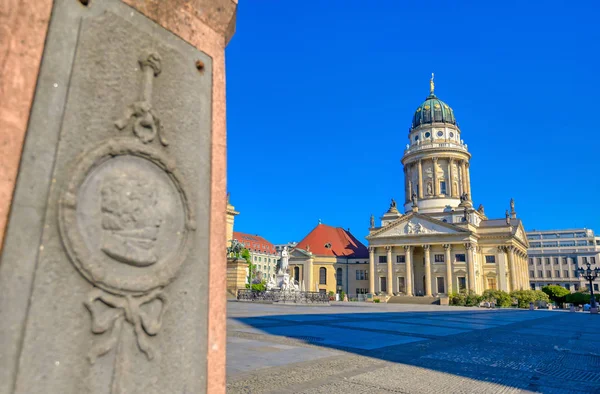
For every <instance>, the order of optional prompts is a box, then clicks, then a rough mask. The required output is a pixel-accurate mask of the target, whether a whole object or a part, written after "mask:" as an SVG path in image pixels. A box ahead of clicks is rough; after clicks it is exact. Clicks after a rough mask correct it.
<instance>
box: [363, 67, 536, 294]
mask: <svg viewBox="0 0 600 394" xmlns="http://www.w3.org/2000/svg"><path fill="white" fill-rule="evenodd" d="M434 88H435V87H434V81H433V74H432V76H431V80H430V90H429V96H428V97H427V98H426V99H425V101H424V102H423V103H422V104H421V105H419V106H418V107H417V109H416V111H415V114H414V116H413V118H412V125H411V127H410V129H409V131H408V139H409V143H408V144H407V145H406V149H405V150H404V155H403V157H402V165H403V166H404V214H402V213H401V212H400V211H399V209H398V206H397V204H396V201H395V200H394V199H392V201H391V204H390V207H389V209H388V210H387V212H386V213H384V214H383V216H381V218H380V226H376V224H375V217H374V216H371V223H370V229H369V235H368V236H367V240H368V241H369V274H370V275H369V278H370V282H369V292H370V293H375V294H383V295H388V296H394V295H398V296H429V297H434V296H442V295H448V294H450V293H452V292H459V291H463V290H472V291H475V292H477V293H482V292H483V291H484V290H486V289H494V290H497V289H499V290H505V291H512V290H520V289H528V288H529V270H528V267H527V248H528V246H529V244H528V242H527V237H526V236H525V230H524V228H523V224H522V222H521V220H520V219H518V218H517V214H516V211H515V205H514V201H513V200H512V199H511V200H510V211H509V210H507V211H506V213H505V217H504V218H502V219H488V217H487V216H486V214H485V211H484V207H483V205H479V207H478V208H477V209H474V208H473V201H472V195H471V179H470V160H471V154H470V153H469V151H468V147H467V144H465V142H464V141H463V139H462V135H461V130H460V128H459V125H458V122H457V120H456V117H455V114H454V111H453V110H452V108H451V107H450V106H449V105H448V104H446V103H445V102H444V101H442V100H441V99H439V98H438V97H437V96H436V95H435V89H434ZM396 300H398V302H402V301H401V300H402V299H401V298H397V299H396ZM405 300H406V299H405Z"/></svg>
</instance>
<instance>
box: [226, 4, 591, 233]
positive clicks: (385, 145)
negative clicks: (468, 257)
mask: <svg viewBox="0 0 600 394" xmlns="http://www.w3.org/2000/svg"><path fill="white" fill-rule="evenodd" d="M598 15H600V5H599V2H597V1H582V2H567V1H502V2H495V3H492V2H480V1H460V2H452V1H435V0H432V1H429V2H425V3H424V2H407V1H397V0H395V1H391V0H389V1H387V0H386V1H383V0H378V1H372V2H371V1H369V2H368V1H357V0H354V1H352V0H344V1H342V0H329V1H316V0H315V1H303V2H300V1H281V0H279V1H276V0H244V1H241V2H240V4H239V8H238V15H237V32H236V34H235V36H234V37H233V39H232V41H231V43H230V44H229V46H228V47H227V50H226V56H227V58H226V61H227V127H228V137H227V143H228V152H227V156H228V190H229V191H230V192H231V202H232V204H234V205H235V207H236V209H238V210H239V211H241V214H240V215H239V216H237V217H236V222H235V230H236V231H243V232H248V233H252V234H259V235H262V236H264V237H265V238H266V239H268V240H269V241H271V242H273V243H284V242H288V241H300V239H301V238H303V237H304V236H305V235H306V234H307V233H308V232H309V231H310V230H311V229H312V228H313V227H314V226H315V225H317V223H318V220H319V219H321V220H322V221H323V223H326V224H329V225H333V226H340V227H344V228H350V230H351V232H352V233H353V234H355V235H356V236H357V237H358V238H359V239H360V240H362V241H363V242H365V243H366V241H365V240H364V236H366V235H367V234H368V225H369V217H370V215H371V213H373V214H374V215H375V216H376V218H379V216H381V215H382V214H383V213H384V212H385V211H386V210H387V208H388V207H389V202H390V199H391V198H392V197H394V198H395V199H396V200H398V201H402V199H403V193H404V190H403V189H404V181H403V172H402V165H401V163H400V159H401V157H402V153H403V149H404V146H405V145H406V143H407V142H408V128H409V126H410V121H411V119H412V115H413V113H414V110H415V109H416V108H417V106H418V105H419V104H420V103H421V102H422V101H423V100H424V99H425V98H426V96H427V95H428V93H429V77H430V75H431V73H432V72H435V75H436V77H435V82H436V95H437V96H438V97H439V98H441V99H442V100H444V101H445V102H446V103H447V104H448V105H450V106H451V107H452V108H453V109H454V111H455V114H456V117H457V119H458V122H459V123H460V127H461V131H462V137H463V139H464V141H465V142H466V143H467V144H468V146H469V151H470V152H471V154H472V155H473V157H472V160H471V188H472V196H473V200H474V204H475V206H478V205H479V204H480V203H482V204H484V206H485V211H486V214H487V216H488V217H490V218H502V217H504V211H505V210H506V209H507V208H508V206H509V201H510V198H511V197H513V198H514V199H515V202H516V210H517V214H518V217H520V218H521V219H523V221H524V224H525V228H526V229H527V230H531V229H551V228H575V227H587V228H592V229H594V230H595V231H596V232H599V233H600V211H599V208H600V206H599V204H598V196H599V195H600V180H599V179H598V176H599V175H598V170H599V169H600V168H599V166H598V165H597V160H598V156H599V153H600V126H599V121H600V119H599V118H600V107H599V105H600V104H599V100H600V97H599V94H598V91H599V90H600V77H599V70H600V54H599V48H600V43H599V42H600V29H598V25H597V17H598ZM377 222H379V221H378V220H377Z"/></svg>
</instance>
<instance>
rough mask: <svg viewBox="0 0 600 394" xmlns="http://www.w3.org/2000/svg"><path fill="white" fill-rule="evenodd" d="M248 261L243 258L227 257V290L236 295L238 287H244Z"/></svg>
mask: <svg viewBox="0 0 600 394" xmlns="http://www.w3.org/2000/svg"><path fill="white" fill-rule="evenodd" d="M247 268H248V263H247V262H246V260H245V259H236V258H228V259H227V292H228V293H229V294H231V295H232V296H234V297H235V296H237V291H238V290H239V289H245V288H246V269H247Z"/></svg>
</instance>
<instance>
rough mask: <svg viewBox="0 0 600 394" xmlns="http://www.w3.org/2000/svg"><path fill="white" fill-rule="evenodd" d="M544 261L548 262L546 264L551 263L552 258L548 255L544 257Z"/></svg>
mask: <svg viewBox="0 0 600 394" xmlns="http://www.w3.org/2000/svg"><path fill="white" fill-rule="evenodd" d="M544 262H546V265H548V264H550V258H548V257H546V258H545V259H544Z"/></svg>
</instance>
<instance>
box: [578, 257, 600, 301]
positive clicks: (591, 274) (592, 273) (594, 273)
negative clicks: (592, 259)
mask: <svg viewBox="0 0 600 394" xmlns="http://www.w3.org/2000/svg"><path fill="white" fill-rule="evenodd" d="M586 264H587V269H586V268H583V267H579V268H577V272H579V275H580V276H582V277H584V278H585V279H587V280H588V281H589V282H590V301H591V303H590V307H591V308H596V299H595V298H594V286H593V285H592V282H593V281H594V279H596V278H597V277H598V276H599V275H600V268H598V267H596V268H594V269H592V267H590V263H586Z"/></svg>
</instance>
